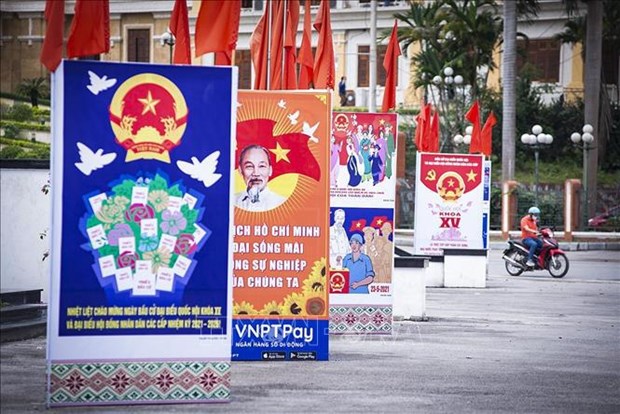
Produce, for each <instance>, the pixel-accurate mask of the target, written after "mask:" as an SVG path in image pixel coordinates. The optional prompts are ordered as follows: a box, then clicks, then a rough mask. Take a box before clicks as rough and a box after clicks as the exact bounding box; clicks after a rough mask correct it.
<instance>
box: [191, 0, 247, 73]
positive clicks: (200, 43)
mask: <svg viewBox="0 0 620 414" xmlns="http://www.w3.org/2000/svg"><path fill="white" fill-rule="evenodd" d="M240 16H241V0H227V1H211V0H202V3H200V10H199V11H198V17H197V18H196V36H195V42H196V57H198V56H202V55H204V54H205V53H208V52H223V53H224V55H220V56H218V55H217V54H216V63H217V64H219V63H218V62H225V61H226V60H228V62H227V64H228V65H230V64H231V62H232V51H233V50H235V48H236V47H237V39H238V37H239V19H240Z"/></svg>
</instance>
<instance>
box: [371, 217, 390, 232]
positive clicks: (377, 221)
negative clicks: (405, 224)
mask: <svg viewBox="0 0 620 414" xmlns="http://www.w3.org/2000/svg"><path fill="white" fill-rule="evenodd" d="M386 222H388V223H389V222H390V219H389V218H388V216H375V217H373V219H372V222H371V223H370V227H374V228H375V229H380V228H381V226H383V225H384V224H385V223H386Z"/></svg>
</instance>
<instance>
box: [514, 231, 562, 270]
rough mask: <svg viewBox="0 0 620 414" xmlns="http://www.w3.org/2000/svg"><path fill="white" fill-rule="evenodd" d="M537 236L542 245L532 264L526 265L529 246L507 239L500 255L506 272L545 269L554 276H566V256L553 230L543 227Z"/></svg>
mask: <svg viewBox="0 0 620 414" xmlns="http://www.w3.org/2000/svg"><path fill="white" fill-rule="evenodd" d="M539 238H540V239H541V240H542V247H541V248H540V249H539V250H538V252H537V253H536V254H535V255H534V258H533V260H534V263H535V265H534V266H527V265H526V262H527V255H528V252H529V248H528V247H527V246H526V245H524V244H523V242H521V241H520V240H508V248H507V249H506V250H504V253H503V255H502V259H504V262H505V263H504V264H505V266H506V271H507V272H508V274H510V275H511V276H519V275H520V274H521V273H523V272H531V271H534V270H547V271H548V272H549V274H550V275H551V276H552V277H555V278H561V277H564V276H566V273H568V268H569V262H568V258H567V257H566V254H565V253H564V251H562V249H560V247H559V243H558V241H557V240H556V239H555V236H554V234H553V231H552V230H551V229H549V228H543V229H542V230H541V231H540V235H539Z"/></svg>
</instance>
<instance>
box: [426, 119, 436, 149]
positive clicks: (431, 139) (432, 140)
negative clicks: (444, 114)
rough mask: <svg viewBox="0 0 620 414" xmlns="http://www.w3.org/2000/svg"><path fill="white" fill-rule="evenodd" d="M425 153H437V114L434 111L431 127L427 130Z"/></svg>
mask: <svg viewBox="0 0 620 414" xmlns="http://www.w3.org/2000/svg"><path fill="white" fill-rule="evenodd" d="M426 143H427V148H426V149H427V151H428V152H439V112H438V111H435V113H433V118H432V120H431V126H430V128H429V134H428V137H427V141H426Z"/></svg>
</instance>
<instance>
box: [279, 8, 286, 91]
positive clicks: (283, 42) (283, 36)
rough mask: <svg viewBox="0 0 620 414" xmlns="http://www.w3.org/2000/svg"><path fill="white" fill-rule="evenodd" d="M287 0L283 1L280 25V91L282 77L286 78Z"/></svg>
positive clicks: (282, 87) (282, 84)
mask: <svg viewBox="0 0 620 414" xmlns="http://www.w3.org/2000/svg"><path fill="white" fill-rule="evenodd" d="M287 3H288V0H284V9H283V10H282V12H283V13H284V20H283V24H282V72H280V73H282V76H281V77H280V89H284V77H285V76H286V72H285V71H286V65H285V63H286V48H285V47H284V45H285V44H286V37H285V36H286V11H287V10H288V9H287Z"/></svg>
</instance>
